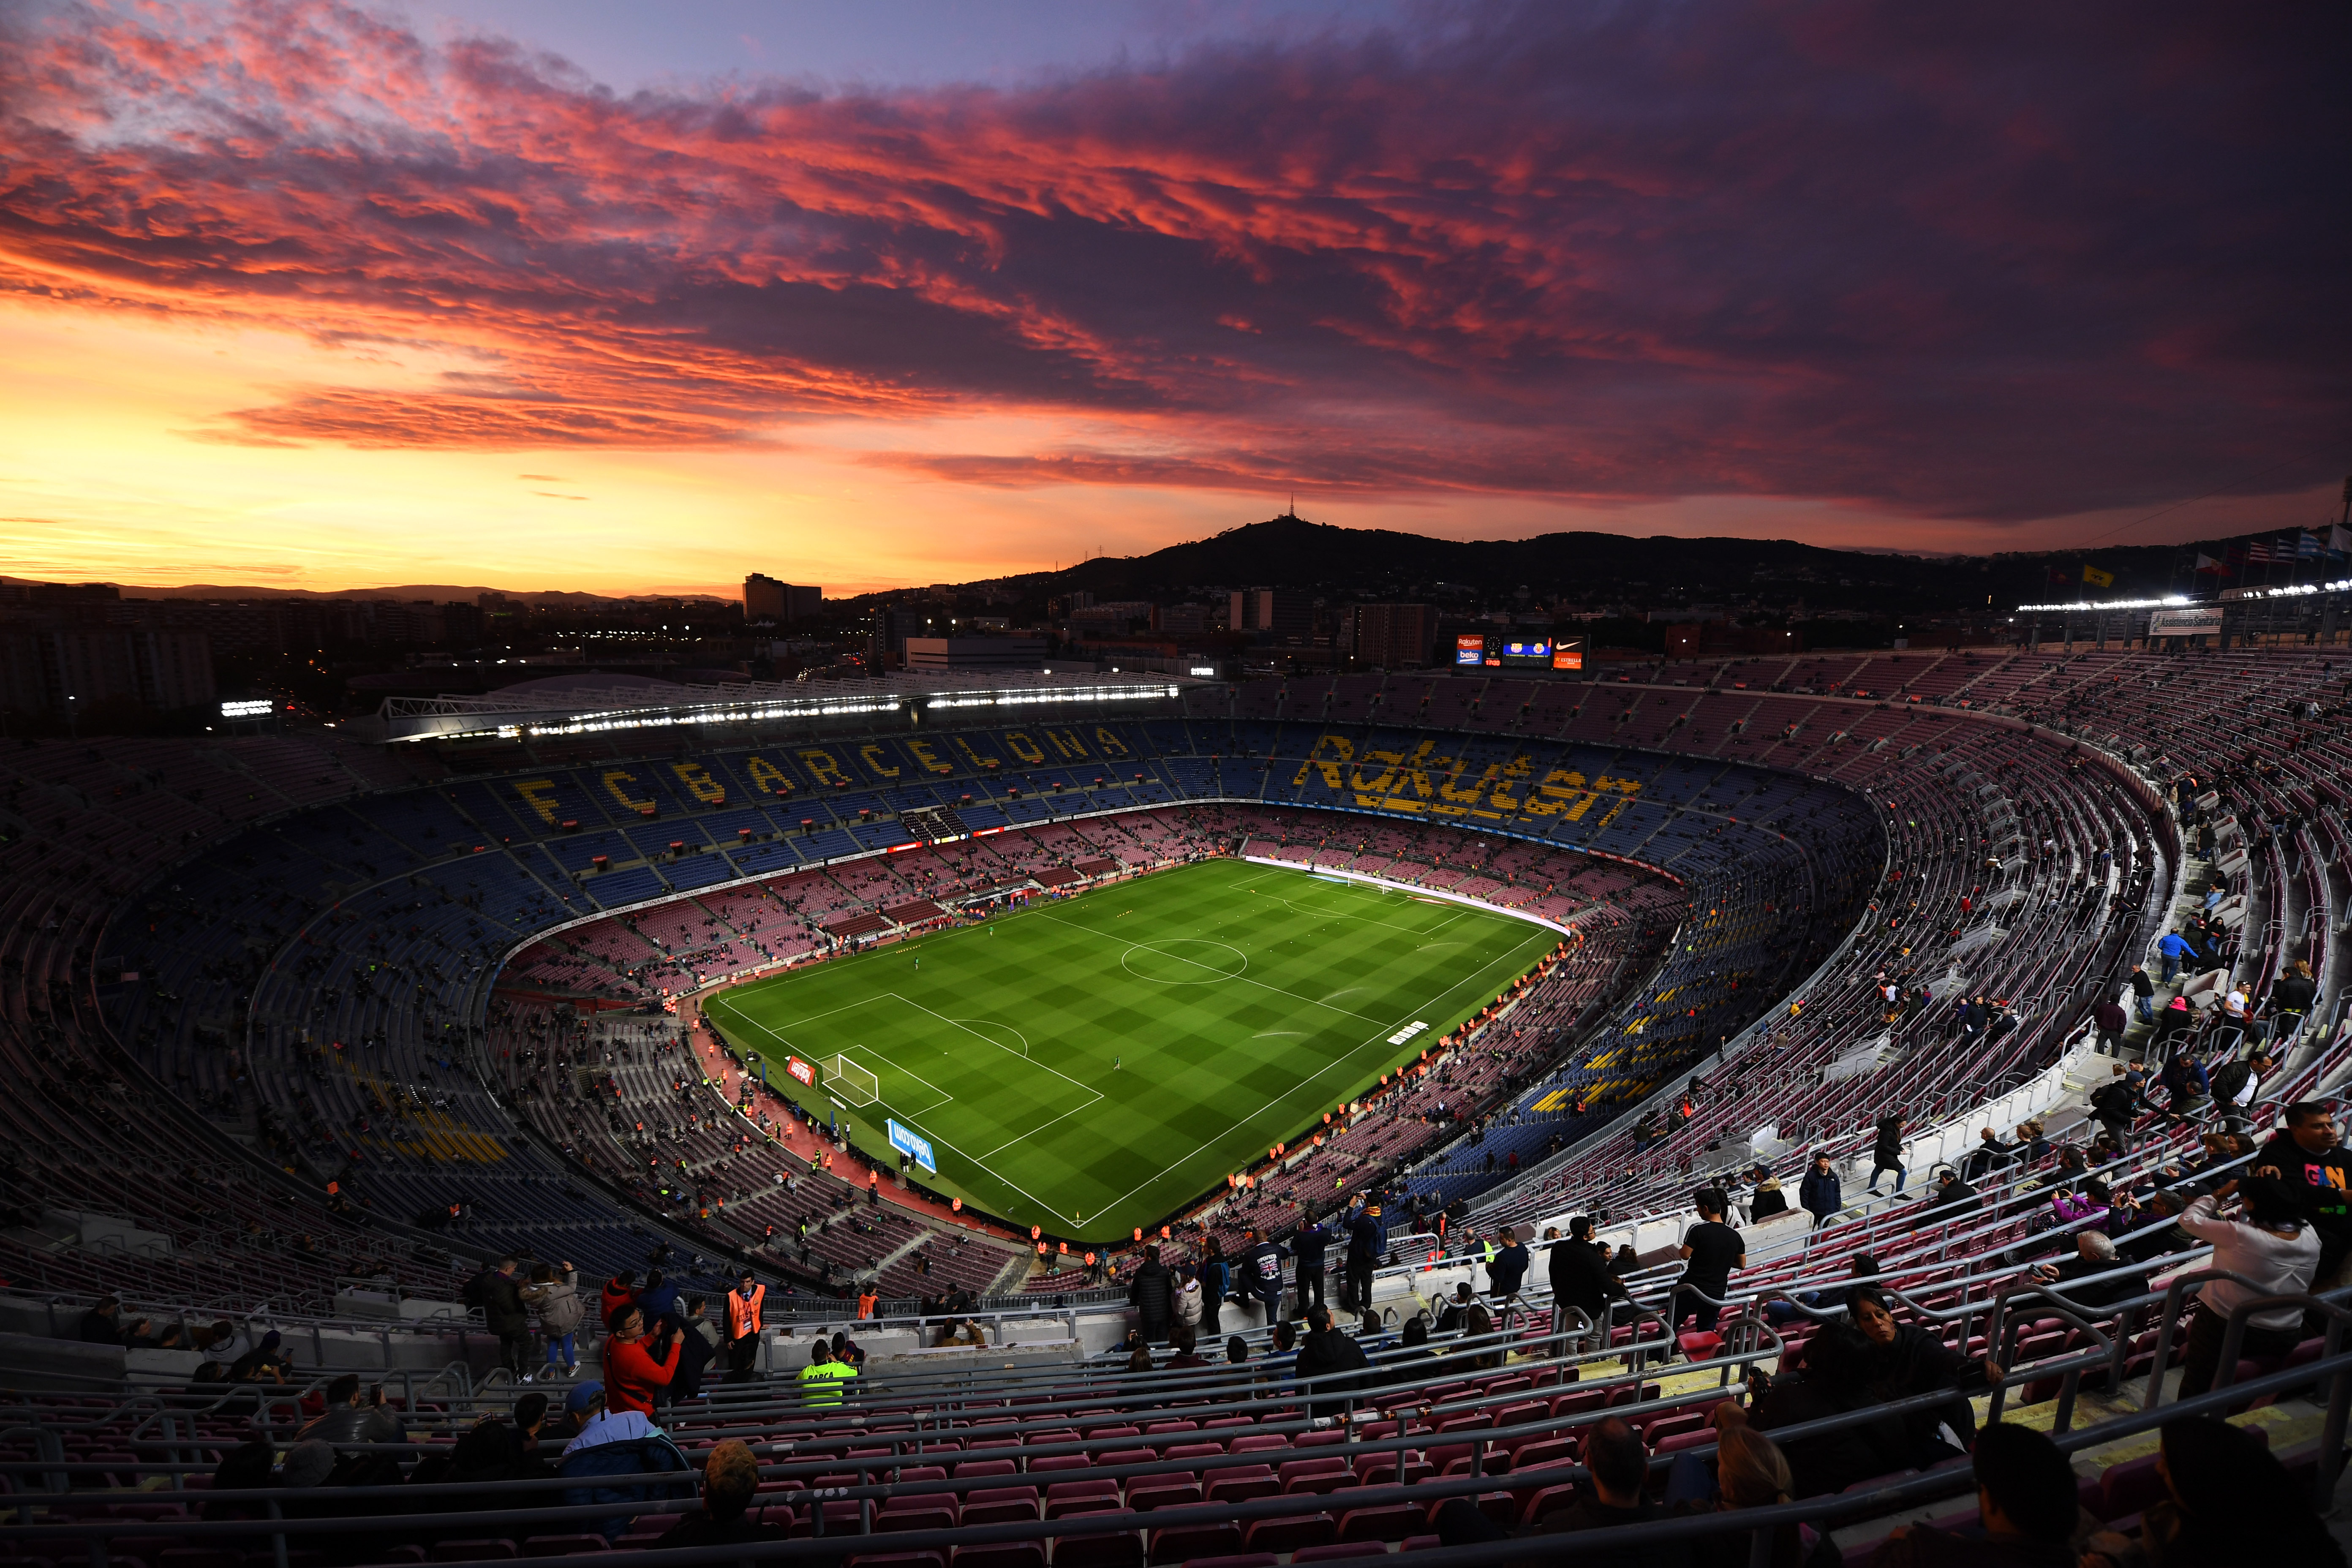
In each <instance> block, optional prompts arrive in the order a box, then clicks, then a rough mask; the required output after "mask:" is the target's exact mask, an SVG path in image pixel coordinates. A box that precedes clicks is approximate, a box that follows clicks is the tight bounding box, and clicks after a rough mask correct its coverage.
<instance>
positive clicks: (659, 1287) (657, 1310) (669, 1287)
mask: <svg viewBox="0 0 2352 1568" xmlns="http://www.w3.org/2000/svg"><path fill="white" fill-rule="evenodd" d="M637 1305H638V1306H640V1307H643V1308H644V1309H645V1311H646V1322H648V1323H658V1322H660V1321H662V1320H663V1319H664V1318H667V1317H668V1316H670V1315H671V1314H672V1313H674V1312H676V1311H677V1286H675V1285H673V1284H671V1283H670V1282H669V1281H668V1280H667V1279H663V1278H662V1271H661V1270H660V1269H658V1268H656V1269H655V1270H654V1271H653V1272H652V1273H650V1274H648V1275H646V1288H645V1289H643V1290H640V1291H638V1292H637Z"/></svg>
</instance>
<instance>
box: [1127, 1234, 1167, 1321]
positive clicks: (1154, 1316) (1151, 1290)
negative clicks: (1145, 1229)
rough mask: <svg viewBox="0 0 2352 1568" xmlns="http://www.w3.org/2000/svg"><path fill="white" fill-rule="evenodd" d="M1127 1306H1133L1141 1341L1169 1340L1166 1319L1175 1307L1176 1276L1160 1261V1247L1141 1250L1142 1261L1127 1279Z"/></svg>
mask: <svg viewBox="0 0 2352 1568" xmlns="http://www.w3.org/2000/svg"><path fill="white" fill-rule="evenodd" d="M1127 1300H1128V1305H1129V1306H1131V1307H1133V1308H1134V1309H1135V1316H1136V1322H1137V1326H1138V1327H1139V1328H1140V1329H1141V1330H1142V1331H1143V1338H1144V1342H1145V1343H1147V1344H1162V1343H1165V1342H1166V1341H1167V1339H1168V1322H1169V1319H1170V1318H1171V1316H1172V1315H1173V1313H1174V1311H1175V1309H1176V1279H1175V1276H1174V1275H1173V1274H1172V1273H1171V1271H1170V1270H1169V1268H1168V1266H1167V1265H1166V1264H1164V1263H1162V1262H1160V1248H1158V1247H1145V1248H1144V1249H1143V1261H1142V1263H1141V1264H1139V1266H1138V1267H1137V1268H1136V1270H1135V1275H1134V1277H1133V1278H1132V1279H1129V1280H1128V1282H1127Z"/></svg>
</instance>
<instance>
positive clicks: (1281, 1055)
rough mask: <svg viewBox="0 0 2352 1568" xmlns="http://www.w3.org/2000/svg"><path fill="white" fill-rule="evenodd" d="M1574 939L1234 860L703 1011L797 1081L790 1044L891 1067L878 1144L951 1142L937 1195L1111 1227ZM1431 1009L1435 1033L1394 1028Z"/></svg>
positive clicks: (1184, 1186)
mask: <svg viewBox="0 0 2352 1568" xmlns="http://www.w3.org/2000/svg"><path fill="white" fill-rule="evenodd" d="M1556 940H1557V938H1556V937H1555V936H1554V935H1553V934H1552V933H1550V932H1549V931H1546V930H1545V929H1544V928H1542V927H1538V926H1533V925H1530V924H1528V923H1527V922H1525V921H1515V920H1511V919H1509V918H1507V917H1506V916H1502V915H1496V914H1491V913H1488V912H1486V911H1485V910H1472V909H1465V908H1462V907H1461V906H1456V905H1450V904H1441V903H1431V902H1425V901H1422V900H1414V899H1412V898H1409V897H1406V896H1403V895H1401V894H1397V893H1391V892H1387V891H1384V890H1381V889H1373V888H1369V887H1365V886H1362V885H1360V884H1351V883H1346V882H1339V881H1336V880H1331V879H1318V878H1315V877H1312V876H1310V875H1307V874H1306V873H1303V872H1292V871H1286V870H1280V869H1274V868H1265V867H1260V866H1252V865H1248V864H1246V863H1244V862H1237V861H1228V860H1219V861H1209V862H1204V863H1202V864H1200V865H1195V866H1189V867H1182V868H1176V869H1173V870H1170V871H1164V872H1160V873H1158V874H1156V875H1153V876H1150V877H1147V878H1143V879H1139V880H1137V881H1133V882H1127V883H1122V884H1119V885H1118V886H1116V887H1111V888H1106V889H1097V890H1096V891H1094V892H1090V893H1087V894H1083V895H1081V896H1079V897H1077V898H1074V899H1065V900H1050V901H1045V902H1042V903H1038V904H1034V905H1032V906H1030V907H1029V908H1027V909H1025V910H1020V911H1018V912H1016V913H1013V914H1009V915H1003V916H999V917H996V918H995V919H993V920H992V921H987V922H985V923H983V924H981V925H977V926H971V927H965V928H961V929H957V930H952V931H942V932H937V933H934V934H932V935H930V936H927V937H923V938H920V939H918V940H916V941H914V942H906V943H902V944H898V945H894V946H890V947H886V948H879V949H876V950H874V951H872V952H866V953H860V954H857V955H856V956H854V957H850V958H845V959H836V960H834V961H832V962H830V963H822V964H817V965H814V966H813V967H811V968H808V969H803V970H801V971H798V972H795V973H787V974H782V975H778V976H774V977H772V978H771V979H768V980H763V981H756V982H753V983H751V984H748V985H743V986H739V987H736V988H734V989H732V990H730V991H728V992H726V993H723V994H720V995H719V996H717V997H714V998H712V1000H711V1004H710V1005H709V1008H708V1012H709V1016H710V1017H711V1020H712V1022H713V1023H715V1024H716V1025H717V1026H719V1029H720V1030H721V1032H722V1033H724V1034H725V1035H726V1036H727V1037H728V1038H729V1039H730V1040H731V1041H732V1042H734V1044H735V1045H736V1046H737V1047H740V1048H742V1049H745V1050H749V1051H754V1052H758V1053H760V1054H762V1055H764V1056H767V1057H769V1058H772V1060H773V1061H774V1062H775V1064H776V1065H775V1067H773V1068H771V1071H770V1078H771V1079H772V1080H777V1081H785V1082H789V1080H788V1079H782V1078H781V1066H782V1057H783V1055H784V1054H785V1052H786V1051H787V1050H790V1051H792V1052H794V1053H796V1054H798V1055H799V1056H801V1057H802V1058H803V1059H806V1060H810V1061H814V1062H820V1063H821V1062H823V1061H824V1060H825V1059H826V1058H830V1057H832V1056H833V1055H835V1053H836V1052H846V1053H847V1054H848V1055H849V1056H850V1058H851V1059H853V1060H855V1061H856V1062H858V1063H859V1064H861V1065H863V1066H865V1067H866V1068H868V1069H869V1070H871V1071H873V1072H874V1073H875V1075H876V1077H877V1080H878V1081H879V1084H880V1091H881V1092H880V1102H879V1103H878V1104H877V1105H876V1106H875V1107H873V1108H871V1109H870V1110H865V1111H862V1112H856V1113H854V1114H853V1117H852V1119H851V1120H852V1137H853V1139H854V1140H855V1142H856V1143H857V1145H858V1147H859V1148H861V1149H864V1150H866V1151H868V1152H877V1153H878V1152H887V1138H886V1136H885V1135H884V1132H883V1121H884V1119H885V1118H886V1117H888V1116H895V1117H896V1118H897V1119H898V1121H901V1122H903V1123H905V1124H906V1125H908V1126H910V1127H912V1128H914V1129H915V1130H916V1131H919V1132H921V1133H922V1134H923V1135H924V1136H926V1137H928V1138H929V1139H930V1140H931V1142H932V1144H933V1146H934V1149H935V1150H936V1152H938V1154H939V1156H940V1173H939V1175H938V1177H937V1179H936V1183H935V1184H936V1185H938V1186H940V1187H941V1188H942V1189H944V1190H946V1191H948V1192H950V1193H954V1194H959V1195H961V1196H962V1197H963V1198H964V1199H965V1200H966V1201H967V1202H969V1203H971V1204H974V1205H978V1206H979V1207H981V1208H983V1209H985V1210H987V1211H988V1212H990V1213H992V1214H997V1215H1003V1216H1004V1217H1005V1218H1007V1219H1011V1220H1013V1221H1015V1222H1017V1223H1019V1224H1022V1225H1037V1226H1043V1227H1044V1228H1045V1230H1046V1232H1047V1233H1048V1234H1049V1235H1053V1236H1056V1237H1069V1238H1071V1239H1073V1240H1081V1239H1083V1240H1094V1241H1108V1240H1110V1239H1113V1238H1116V1237H1126V1236H1129V1234H1131V1232H1132V1231H1133V1230H1134V1229H1135V1227H1137V1226H1156V1225H1158V1224H1159V1223H1160V1221H1161V1220H1162V1219H1164V1218H1165V1217H1166V1216H1167V1215H1169V1214H1171V1212H1173V1211H1175V1210H1176V1209H1178V1208H1180V1207H1181V1206H1182V1205H1185V1204H1186V1203H1188V1202H1189V1201H1191V1200H1192V1198H1194V1197H1196V1196H1198V1195H1199V1194H1202V1193H1203V1192H1205V1191H1208V1190H1210V1189H1212V1188H1214V1187H1216V1186H1218V1185H1220V1184H1222V1183H1223V1179H1224V1177H1225V1175H1226V1174H1227V1173H1230V1172H1233V1171H1235V1170H1239V1169H1241V1168H1243V1167H1244V1166H1245V1165H1247V1164H1248V1163H1250V1162H1251V1161H1252V1160H1254V1159H1255V1158H1257V1157H1258V1156H1260V1155H1262V1154H1263V1153H1264V1152H1265V1150H1266V1148H1267V1147H1268V1146H1269V1145H1270V1144H1272V1143H1274V1142H1276V1141H1277V1140H1286V1141H1287V1140H1293V1139H1296V1138H1297V1136H1298V1135H1299V1134H1300V1133H1301V1132H1303V1131H1306V1130H1307V1128H1308V1127H1310V1126H1311V1125H1313V1124H1315V1123H1316V1122H1317V1121H1318V1120H1319V1117H1320V1113H1321V1112H1323V1111H1326V1110H1331V1109H1333V1108H1334V1107H1336V1106H1337V1105H1339V1103H1340V1102H1341V1101H1342V1100H1346V1099H1348V1098H1350V1097H1352V1096H1354V1095H1355V1094H1357V1093H1359V1092H1360V1091H1361V1090H1362V1089H1364V1088H1366V1087H1367V1086H1369V1085H1370V1084H1371V1083H1372V1082H1374V1081H1375V1080H1377V1079H1378V1078H1379V1076H1380V1074H1381V1072H1382V1071H1384V1070H1386V1069H1388V1068H1393V1067H1395V1066H1396V1065H1398V1064H1399V1063H1401V1062H1402V1061H1404V1060H1406V1059H1408V1058H1411V1057H1412V1056H1413V1055H1415V1054H1417V1052H1418V1051H1419V1049H1420V1048H1421V1047H1423V1046H1424V1045H1426V1044H1427V1043H1428V1041H1429V1039H1430V1038H1432V1037H1434V1036H1435V1035H1437V1034H1441V1033H1443V1032H1444V1031H1445V1030H1447V1029H1450V1028H1452V1027H1453V1026H1454V1025H1456V1024H1458V1023H1460V1022H1461V1021H1462V1019H1464V1018H1465V1017H1466V1016H1468V1015H1470V1014H1471V1013H1473V1012H1475V1011H1476V1010H1477V1008H1478V1007H1480V1006H1482V1005H1484V1004H1485V1003H1486V1001H1487V1000H1488V999H1489V998H1491V997H1492V996H1493V995H1494V994H1495V992H1496V990H1497V989H1499V988H1500V987H1501V986H1502V985H1504V984H1507V983H1508V982H1509V981H1510V980H1511V979H1512V978H1513V977H1515V976H1516V975H1517V974H1518V973H1522V972H1523V971H1524V970H1526V969H1527V968H1528V967H1529V966H1530V965H1532V964H1533V963H1535V962H1536V960H1537V959H1538V958H1539V957H1540V956H1541V955H1542V954H1543V952H1545V951H1547V950H1548V949H1549V947H1550V946H1551V945H1552V943H1553V942H1555V941H1556ZM1415 1020H1421V1021H1423V1022H1426V1023H1427V1024H1428V1025H1429V1030H1428V1032H1427V1033H1426V1034H1423V1035H1422V1036H1420V1037H1416V1038H1415V1039H1414V1040H1413V1041H1412V1042H1411V1043H1410V1044H1407V1045H1401V1046H1391V1045H1389V1044H1388V1039H1387V1037H1388V1036H1390V1035H1391V1034H1392V1033H1394V1032H1396V1031H1397V1030H1398V1029H1400V1028H1402V1026H1405V1025H1406V1024H1409V1023H1412V1022H1413V1021H1415ZM1114 1063H1116V1064H1117V1065H1116V1066H1114ZM814 1107H815V1108H816V1109H818V1110H820V1111H822V1110H826V1109H828V1106H827V1103H826V1101H825V1100H824V1099H822V1098H821V1097H820V1098H816V1099H814ZM927 1180H929V1179H927Z"/></svg>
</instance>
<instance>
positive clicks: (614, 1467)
mask: <svg viewBox="0 0 2352 1568" xmlns="http://www.w3.org/2000/svg"><path fill="white" fill-rule="evenodd" d="M632 1310H635V1309H632ZM563 1408H564V1410H565V1411H566V1412H567V1413H568V1414H569V1415H571V1416H572V1420H573V1422H574V1423H575V1424H576V1425H577V1426H579V1429H580V1435H579V1436H576V1437H574V1438H572V1441H570V1442H569V1443H566V1444H565V1445H564V1446H563V1462H562V1464H561V1465H559V1466H558V1467H557V1468H556V1473H557V1474H558V1475H560V1476H562V1478H563V1479H565V1480H568V1481H574V1482H578V1483H580V1484H578V1485H574V1486H569V1487H566V1488H564V1489H563V1500H564V1502H565V1503H566V1504H568V1505H571V1506H573V1507H579V1506H582V1505H583V1504H589V1503H615V1504H624V1505H625V1504H629V1503H645V1502H649V1501H652V1500H655V1499H656V1498H690V1497H692V1496H693V1495H694V1484H693V1482H692V1481H691V1480H688V1479H683V1478H685V1477H687V1476H688V1474H689V1473H690V1467H689V1466H688V1464H687V1462H686V1456H685V1455H684V1454H681V1453H679V1452H678V1449H677V1444H676V1443H673V1442H672V1441H670V1437H669V1434H668V1433H667V1432H664V1431H663V1430H662V1429H661V1428H660V1427H658V1426H655V1425H654V1424H653V1420H652V1418H651V1417H650V1416H648V1415H646V1414H645V1413H644V1412H643V1411H638V1410H607V1409H606V1408H605V1406H604V1384H601V1383H593V1382H592V1383H582V1384H573V1385H572V1392H571V1394H569V1395H567V1396H566V1397H565V1399H564V1401H563ZM672 1474H675V1475H677V1476H678V1477H679V1478H681V1479H679V1480H677V1481H671V1482H667V1483H658V1482H645V1481H640V1482H638V1483H636V1484H635V1485H631V1484H628V1483H625V1482H624V1481H622V1480H621V1479H620V1478H622V1477H643V1476H659V1475H672ZM635 1517H636V1515H635V1512H634V1511H629V1512H621V1513H614V1514H608V1515H606V1516H604V1517H603V1518H601V1519H597V1520H595V1521H593V1522H591V1523H590V1524H589V1525H588V1528H589V1529H590V1530H593V1531H595V1532H596V1533H598V1534H600V1535H602V1536H603V1537H604V1539H605V1540H607V1541H617V1540H619V1539H620V1537H621V1534H622V1532H623V1531H626V1530H627V1529H628V1528H629V1521H631V1520H632V1519H634V1518H635Z"/></svg>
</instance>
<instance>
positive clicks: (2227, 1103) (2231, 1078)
mask: <svg viewBox="0 0 2352 1568" xmlns="http://www.w3.org/2000/svg"><path fill="white" fill-rule="evenodd" d="M2277 1066H2278V1064H2277V1063H2276V1062H2274V1061H2273V1060H2272V1059H2271V1058H2270V1056H2269V1055H2268V1054H2267V1053H2266V1052H2264V1051H2263V1049H2262V1048H2261V1047H2256V1048H2255V1049H2254V1050H2253V1051H2252V1053H2250V1054H2249V1055H2247V1056H2245V1057H2242V1058H2240V1059H2238V1060H2236V1061H2227V1062H2222V1063H2221V1064H2220V1065H2219V1066H2217V1067H2215V1068H2213V1069H2212V1070H2211V1071H2210V1072H2209V1073H2208V1074H2206V1083H2207V1084H2208V1086H2209V1087H2210V1089H2212V1093H2213V1107H2214V1109H2215V1110H2219V1111H2220V1112H2221V1125H2222V1126H2224V1127H2226V1128H2228V1129H2229V1130H2230V1131H2232V1132H2243V1131H2248V1130H2250V1129H2251V1128H2252V1126H2253V1124H2254V1123H2253V1108H2254V1100H2256V1098H2257V1097H2259V1096H2260V1095H2261V1093H2262V1090H2263V1079H2266V1078H2268V1077H2270V1075H2271V1073H2272V1071H2273V1069H2274V1068H2276V1067H2277Z"/></svg>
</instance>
